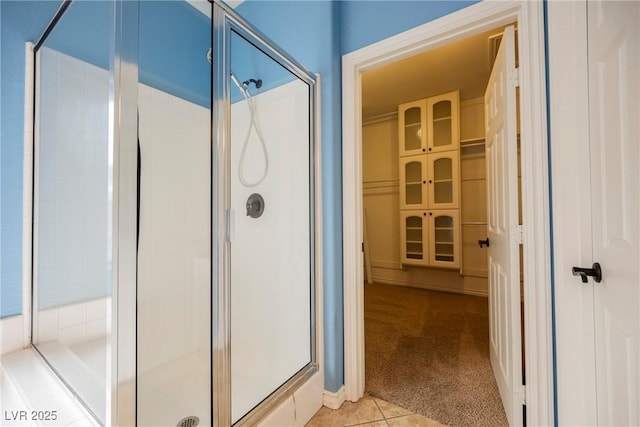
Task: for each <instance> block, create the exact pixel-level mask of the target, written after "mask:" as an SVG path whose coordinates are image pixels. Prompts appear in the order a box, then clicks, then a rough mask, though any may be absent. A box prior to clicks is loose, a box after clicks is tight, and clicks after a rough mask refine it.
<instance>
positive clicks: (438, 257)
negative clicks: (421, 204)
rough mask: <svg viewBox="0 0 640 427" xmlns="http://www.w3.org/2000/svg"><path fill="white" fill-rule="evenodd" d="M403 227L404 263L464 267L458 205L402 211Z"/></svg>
mask: <svg viewBox="0 0 640 427" xmlns="http://www.w3.org/2000/svg"><path fill="white" fill-rule="evenodd" d="M400 230H401V232H400V245H401V249H400V254H401V258H402V260H401V261H402V263H403V264H408V265H418V266H431V267H446V268H459V267H460V243H459V242H460V217H459V211H458V209H434V210H405V211H400Z"/></svg>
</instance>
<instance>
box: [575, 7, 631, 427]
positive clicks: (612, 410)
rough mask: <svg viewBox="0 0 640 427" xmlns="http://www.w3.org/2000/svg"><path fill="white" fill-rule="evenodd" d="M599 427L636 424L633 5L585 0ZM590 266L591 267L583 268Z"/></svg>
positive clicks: (591, 281)
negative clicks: (597, 270)
mask: <svg viewBox="0 0 640 427" xmlns="http://www.w3.org/2000/svg"><path fill="white" fill-rule="evenodd" d="M587 33H588V39H587V40H588V42H587V43H588V55H587V57H588V64H589V65H588V67H589V69H588V73H589V145H590V153H591V195H592V197H591V218H592V219H591V220H592V233H593V240H592V241H593V262H598V263H599V264H600V265H601V267H602V281H601V282H599V283H596V281H595V280H594V279H593V278H591V279H589V282H588V285H587V286H593V290H594V317H595V319H594V320H595V353H596V384H597V388H596V400H597V417H598V425H611V426H613V425H627V426H631V425H639V424H640V414H639V411H640V410H639V408H640V392H639V383H640V377H639V372H638V370H639V367H640V358H639V347H638V340H639V338H640V333H639V330H640V317H639V313H640V309H639V308H640V286H639V283H640V282H639V280H638V277H639V274H640V267H639V266H640V262H639V261H640V258H639V251H638V243H639V242H638V239H639V230H638V228H639V226H638V223H639V219H638V218H639V216H638V214H639V212H638V200H639V198H640V197H639V189H640V181H639V174H638V168H639V166H640V156H639V150H638V144H639V143H640V124H639V123H640V109H639V107H638V105H639V100H640V84H639V81H640V77H639V76H640V68H639V66H638V62H639V61H638V58H639V56H640V44H639V40H640V3H639V2H637V1H632V2H611V1H597V2H595V1H593V2H591V1H589V2H587ZM582 267H590V266H582Z"/></svg>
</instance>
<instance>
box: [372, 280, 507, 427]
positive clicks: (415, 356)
mask: <svg viewBox="0 0 640 427" xmlns="http://www.w3.org/2000/svg"><path fill="white" fill-rule="evenodd" d="M365 349H366V350H365V358H366V359H365V362H366V389H367V391H368V392H369V393H370V394H371V395H372V396H375V397H379V398H382V399H384V400H387V401H389V402H391V403H394V404H396V405H399V406H401V407H403V408H407V409H409V410H411V411H414V412H416V413H418V414H421V415H424V416H426V417H428V418H431V419H434V420H436V421H439V422H441V423H443V424H448V425H450V426H474V427H475V426H506V425H508V423H507V419H506V416H505V414H504V410H503V407H502V401H501V400H500V395H499V393H498V387H497V385H496V382H495V379H494V376H493V372H492V370H491V363H490V361H489V319H488V306H487V299H486V298H482V297H475V296H468V295H459V294H450V293H445V292H435V291H427V290H421V289H413V288H405V287H400V286H392V285H381V284H376V283H373V284H366V285H365Z"/></svg>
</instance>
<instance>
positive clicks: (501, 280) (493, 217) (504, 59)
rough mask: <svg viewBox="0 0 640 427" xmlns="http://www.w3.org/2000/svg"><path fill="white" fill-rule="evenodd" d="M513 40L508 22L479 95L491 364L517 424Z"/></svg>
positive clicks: (518, 332) (519, 402) (519, 371)
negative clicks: (482, 126)
mask: <svg viewBox="0 0 640 427" xmlns="http://www.w3.org/2000/svg"><path fill="white" fill-rule="evenodd" d="M516 86H517V77H516V71H515V40H514V29H513V27H507V28H506V29H505V32H504V36H503V38H502V42H501V44H500V49H499V50H498V55H497V57H496V61H495V63H494V66H493V70H492V72H491V77H490V78H489V84H488V85H487V90H486V92H485V95H484V103H485V125H486V127H485V130H486V158H487V199H488V203H487V205H488V234H489V241H490V246H489V248H488V249H489V331H490V333H489V335H490V343H489V346H490V355H491V366H492V367H493V371H494V374H495V377H496V382H497V383H498V388H499V390H500V396H501V397H502V402H503V405H504V409H505V412H506V414H507V418H508V420H509V424H510V425H512V426H514V425H515V426H518V425H522V422H523V420H522V404H523V396H522V353H521V351H522V344H521V329H520V268H519V262H520V261H519V248H518V245H519V240H518V239H517V234H518V233H517V232H518V231H519V225H518V176H517V135H516Z"/></svg>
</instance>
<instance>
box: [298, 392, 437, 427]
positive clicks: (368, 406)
mask: <svg viewBox="0 0 640 427" xmlns="http://www.w3.org/2000/svg"><path fill="white" fill-rule="evenodd" d="M339 426H342V427H344V426H368V427H401V426H410V427H441V426H442V427H444V424H440V423H439V422H437V421H434V420H432V419H429V418H427V417H423V416H422V415H418V414H414V413H413V412H411V411H408V410H406V409H403V408H401V407H399V406H396V405H394V404H392V403H389V402H386V401H384V400H382V399H377V398H375V397H372V396H365V397H363V398H362V399H360V400H359V401H357V402H345V403H343V404H342V406H341V407H340V409H336V410H332V409H329V408H325V407H322V408H321V409H320V411H318V413H317V414H316V415H315V416H314V417H313V418H312V419H311V421H309V422H308V423H307V425H306V427H339Z"/></svg>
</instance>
